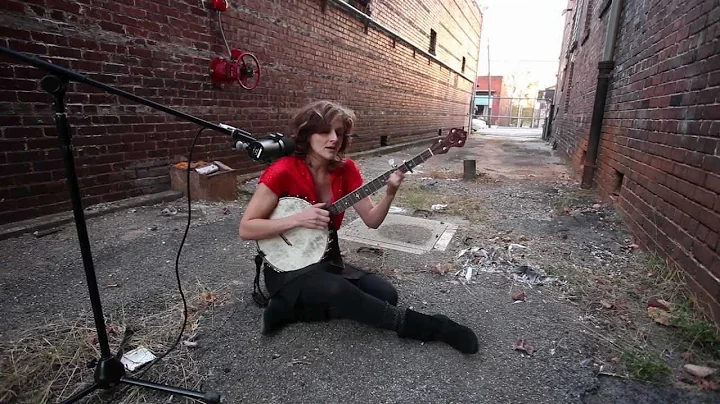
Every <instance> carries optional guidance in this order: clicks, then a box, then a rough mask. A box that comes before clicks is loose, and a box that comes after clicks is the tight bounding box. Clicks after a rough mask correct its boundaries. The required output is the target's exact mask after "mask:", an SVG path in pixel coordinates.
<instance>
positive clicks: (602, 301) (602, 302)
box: [600, 300, 615, 309]
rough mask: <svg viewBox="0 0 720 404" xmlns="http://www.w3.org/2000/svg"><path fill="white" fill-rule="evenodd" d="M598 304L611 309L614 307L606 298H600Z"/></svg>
mask: <svg viewBox="0 0 720 404" xmlns="http://www.w3.org/2000/svg"><path fill="white" fill-rule="evenodd" d="M600 304H602V306H603V307H604V308H606V309H612V308H613V307H615V306H614V305H613V304H612V303H610V302H608V301H607V300H600Z"/></svg>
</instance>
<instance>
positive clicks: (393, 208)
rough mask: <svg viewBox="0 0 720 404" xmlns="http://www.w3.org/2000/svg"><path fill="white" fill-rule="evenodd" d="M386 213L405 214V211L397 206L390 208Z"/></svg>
mask: <svg viewBox="0 0 720 404" xmlns="http://www.w3.org/2000/svg"><path fill="white" fill-rule="evenodd" d="M388 213H405V209H403V208H401V207H399V206H390V210H388Z"/></svg>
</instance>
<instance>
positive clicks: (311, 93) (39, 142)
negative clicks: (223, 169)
mask: <svg viewBox="0 0 720 404" xmlns="http://www.w3.org/2000/svg"><path fill="white" fill-rule="evenodd" d="M383 3H384V4H389V5H392V6H393V7H394V9H396V10H398V11H399V12H400V17H401V19H400V20H399V21H393V19H392V16H390V15H389V14H386V13H383V12H382V11H381V10H376V11H375V12H373V13H372V14H373V18H376V19H378V21H379V22H380V23H382V24H389V25H390V24H392V27H391V28H392V29H393V30H395V31H396V32H397V33H399V34H401V35H404V36H407V37H408V38H410V39H411V40H413V41H414V42H416V43H417V45H418V46H426V45H428V44H429V32H430V27H431V24H432V23H431V18H430V17H431V14H429V12H428V11H427V10H426V9H430V12H431V13H432V17H433V18H434V19H435V21H437V28H436V29H435V30H436V31H438V40H437V41H438V42H437V49H438V53H437V56H438V58H439V59H441V60H442V61H443V62H445V63H447V64H448V65H449V66H451V67H453V68H455V69H457V70H458V71H459V70H460V69H461V67H462V66H461V63H462V62H461V60H462V57H463V56H464V57H465V58H466V66H465V75H466V76H468V77H471V78H474V77H475V75H476V66H477V59H478V47H479V41H480V39H479V32H480V21H481V15H480V11H479V9H478V8H477V6H475V5H474V3H473V2H472V1H471V0H462V1H459V0H443V1H439V2H430V1H423V0H418V1H409V0H404V1H403V0H393V1H386V2H383ZM430 4H435V6H433V7H430V6H429V5H430ZM322 5H323V1H321V0H295V1H265V0H237V1H233V2H231V8H230V9H229V10H228V11H226V12H224V13H222V14H221V15H220V18H221V20H222V26H223V29H224V33H225V36H226V38H227V41H228V42H229V45H230V47H236V48H239V49H242V50H245V51H249V52H252V53H254V54H255V55H256V56H257V57H258V59H259V60H260V62H261V65H262V67H263V69H264V70H263V74H262V82H261V84H260V86H258V87H257V88H256V89H255V90H253V91H252V92H246V91H244V90H242V89H241V88H240V87H239V86H237V85H234V86H232V87H231V88H226V89H217V88H214V87H213V86H212V83H211V81H210V78H209V76H208V70H209V63H210V60H211V59H212V58H213V57H215V56H227V50H226V48H225V45H224V43H223V40H222V37H221V35H220V30H219V25H218V17H217V14H216V13H215V12H214V11H211V10H209V8H208V7H207V5H206V4H205V3H204V2H203V1H202V0H152V1H151V0H133V1H129V0H125V1H114V0H104V1H89V0H27V1H19V0H4V1H2V2H0V10H1V12H0V45H2V46H6V47H9V48H11V49H13V50H16V51H21V52H27V53H29V54H33V55H38V56H40V57H43V58H46V59H48V60H50V61H52V63H55V64H58V65H60V66H64V67H68V68H71V69H74V70H76V71H78V72H80V73H84V74H87V75H88V76H89V77H90V78H93V79H95V80H98V81H100V82H102V83H105V84H108V85H111V86H114V87H117V88H119V89H122V90H125V91H128V92H131V93H134V94H136V95H138V96H141V97H144V98H148V99H150V100H152V101H156V102H158V103H160V104H163V105H166V106H168V107H171V108H174V109H177V110H180V111H182V112H185V113H188V114H190V115H194V116H196V117H199V118H202V119H205V120H208V121H210V122H216V123H218V122H224V123H228V124H231V125H234V126H236V127H239V128H243V129H246V130H248V131H250V132H252V133H254V134H256V135H259V136H261V135H264V134H266V133H268V132H272V131H281V132H286V131H287V122H288V120H289V118H290V116H291V114H292V112H293V111H294V110H295V109H296V108H297V107H299V106H301V105H302V104H304V103H305V102H308V101H310V100H315V99H321V98H327V99H333V100H336V101H339V102H341V103H344V104H345V105H347V106H348V107H350V108H352V109H354V110H355V111H356V113H357V114H358V125H357V130H356V134H358V135H359V136H360V137H359V138H358V139H356V141H355V142H354V143H353V150H355V151H359V150H366V149H371V148H375V147H378V146H379V144H380V141H379V139H380V136H388V137H389V138H388V144H396V143H399V142H402V141H407V140H411V139H414V138H419V137H426V136H433V135H436V134H437V132H438V130H439V129H444V130H447V129H448V128H450V127H463V126H467V122H468V119H469V105H470V99H471V94H472V90H473V84H474V83H473V82H471V81H467V80H465V79H464V78H462V77H459V76H458V75H457V74H456V73H453V72H451V71H449V70H448V69H447V68H443V67H442V66H441V65H439V64H438V63H436V62H434V61H428V59H427V58H425V57H423V56H422V55H421V54H419V53H417V54H414V53H413V50H412V49H411V48H409V47H407V46H405V45H403V44H400V43H397V44H393V41H392V40H391V39H390V38H389V37H387V36H386V35H384V34H382V33H380V32H378V31H376V30H374V29H373V28H370V29H369V30H367V32H366V30H365V26H364V24H363V22H361V21H359V20H358V19H357V18H355V17H353V16H352V15H350V14H349V13H347V12H345V11H343V10H341V9H339V8H337V7H334V6H332V5H328V6H327V7H326V8H325V11H324V12H323V11H322V9H323V7H322ZM416 5H417V6H418V7H416ZM420 5H422V6H420ZM370 6H371V7H372V6H373V3H372V2H371V4H370ZM423 33H424V36H423ZM43 76H44V73H43V71H41V70H39V69H37V68H34V67H31V66H28V65H25V64H23V63H22V62H20V61H18V60H16V59H13V58H10V57H7V56H0V223H7V222H13V221H18V220H23V219H26V218H31V217H36V216H39V215H43V214H49V213H54V212H58V211H66V210H68V209H69V208H70V205H69V197H68V195H67V190H66V186H65V182H64V178H65V171H64V166H63V161H62V160H61V155H60V151H59V147H58V145H59V141H58V139H57V136H56V131H55V129H54V121H53V110H52V98H51V96H50V95H48V94H46V93H44V92H42V91H41V90H39V79H41V78H42V77H43ZM66 100H67V103H68V111H69V119H70V124H71V125H72V127H73V144H74V147H75V150H74V152H75V158H76V166H77V168H78V174H79V177H80V186H81V192H82V196H83V202H84V204H85V206H88V205H92V204H96V203H100V202H107V201H113V200H118V199H122V198H127V197H131V196H136V195H141V194H147V193H152V192H157V191H162V190H167V189H169V187H170V183H169V176H168V166H169V165H170V164H172V163H174V162H176V161H179V160H181V159H183V158H186V156H187V152H188V149H189V146H190V144H191V142H192V138H193V137H194V136H195V134H196V132H197V130H198V129H199V127H198V126H196V125H195V124H192V123H188V122H186V121H184V120H181V119H179V118H175V117H173V116H171V115H168V114H165V113H162V112H159V111H156V110H154V109H151V108H148V107H145V106H143V105H139V104H136V103H134V102H131V101H129V100H126V99H124V98H120V97H117V96H114V95H111V94H108V93H106V92H103V91H101V90H98V89H95V88H94V87H91V86H88V85H83V84H77V83H71V84H70V87H69V91H68V95H67V97H66ZM229 148H230V142H229V139H228V138H227V137H226V136H224V135H221V134H217V133H215V132H212V131H205V132H204V133H203V135H201V137H200V138H199V139H198V143H197V146H196V147H195V154H194V158H193V159H194V160H195V159H204V160H208V159H219V160H222V161H223V162H225V163H226V164H228V165H230V166H231V167H233V168H235V169H238V170H239V173H250V172H256V171H258V170H260V169H262V167H263V166H261V165H259V164H257V163H253V162H252V161H250V160H249V159H248V158H247V157H246V155H245V154H244V153H234V152H232V151H230V150H229Z"/></svg>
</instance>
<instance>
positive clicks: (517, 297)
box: [512, 292, 525, 302]
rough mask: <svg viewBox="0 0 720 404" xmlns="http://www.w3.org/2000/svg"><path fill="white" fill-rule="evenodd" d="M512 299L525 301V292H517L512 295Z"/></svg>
mask: <svg viewBox="0 0 720 404" xmlns="http://www.w3.org/2000/svg"><path fill="white" fill-rule="evenodd" d="M512 299H513V301H515V302H524V301H525V292H517V293H514V294H513V295H512Z"/></svg>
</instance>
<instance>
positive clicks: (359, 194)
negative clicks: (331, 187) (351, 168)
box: [328, 148, 435, 215]
mask: <svg viewBox="0 0 720 404" xmlns="http://www.w3.org/2000/svg"><path fill="white" fill-rule="evenodd" d="M434 155H435V153H433V151H432V150H431V149H429V148H428V149H427V150H425V151H423V152H422V153H420V154H418V155H417V156H415V157H413V158H412V159H410V160H409V161H406V162H405V163H403V164H402V165H401V166H399V167H397V168H393V169H390V170H388V171H386V172H384V173H383V174H381V175H380V176H378V177H377V178H375V179H374V180H372V181H370V182H368V183H367V184H365V185H363V186H361V187H359V188H358V189H356V190H354V191H353V192H351V193H349V194H347V195H345V196H343V197H342V198H340V199H338V200H337V201H335V203H333V204H332V205H330V207H329V208H328V211H329V212H330V213H331V214H333V215H337V214H339V213H342V212H344V211H345V210H346V209H347V208H349V207H351V206H353V205H354V204H356V203H358V202H360V201H361V200H363V198H365V197H366V196H368V195H372V194H373V193H375V192H376V191H377V190H379V189H380V188H382V187H384V186H385V185H387V180H388V179H389V178H390V176H391V175H392V174H393V173H394V172H395V171H396V170H400V171H402V172H403V173H406V172H408V171H412V169H413V168H414V167H416V166H418V165H420V164H422V163H423V162H425V161H427V160H428V159H430V157H432V156H434Z"/></svg>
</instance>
